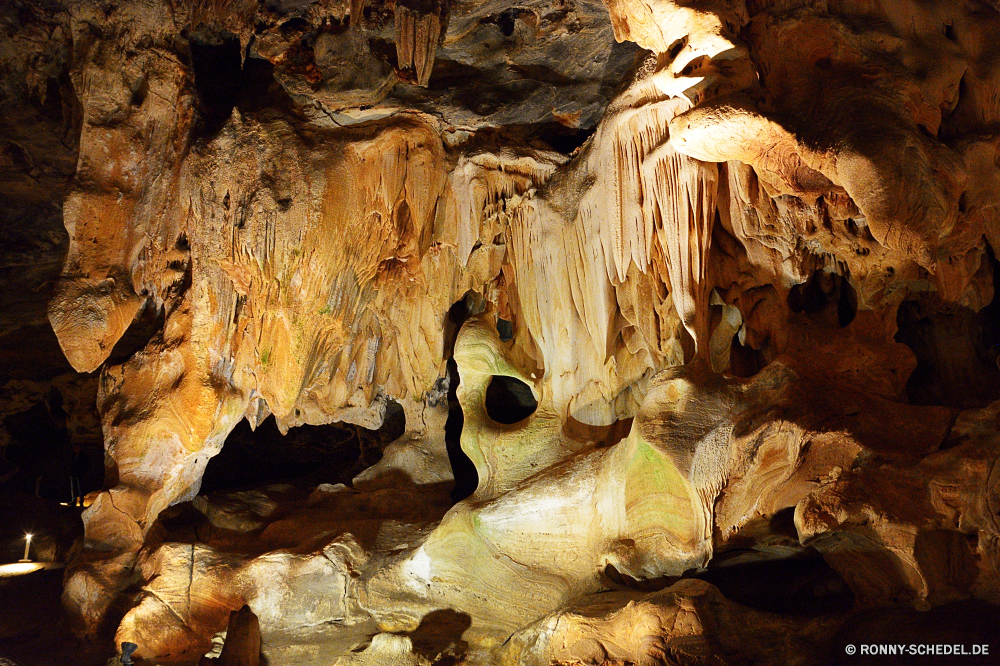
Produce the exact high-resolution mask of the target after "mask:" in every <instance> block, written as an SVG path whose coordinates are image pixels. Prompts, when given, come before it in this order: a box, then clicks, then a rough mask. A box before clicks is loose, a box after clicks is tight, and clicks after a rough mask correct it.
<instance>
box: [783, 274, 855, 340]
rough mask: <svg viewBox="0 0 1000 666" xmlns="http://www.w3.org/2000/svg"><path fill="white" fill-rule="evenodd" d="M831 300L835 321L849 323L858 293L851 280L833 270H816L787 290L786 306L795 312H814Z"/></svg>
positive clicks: (818, 311) (843, 326)
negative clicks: (803, 280) (834, 307)
mask: <svg viewBox="0 0 1000 666" xmlns="http://www.w3.org/2000/svg"><path fill="white" fill-rule="evenodd" d="M834 304H836V310H837V323H838V324H839V325H840V327H841V328H845V327H847V326H849V325H850V323H851V322H852V321H854V318H855V317H856V316H857V314H858V295H857V292H856V291H855V290H854V287H853V286H852V285H851V281H850V280H849V279H847V278H845V277H843V276H840V275H837V274H836V273H828V272H826V271H816V272H815V273H813V274H812V275H811V276H810V277H809V279H808V280H806V281H805V282H804V283H802V284H797V285H795V286H794V287H792V288H791V289H790V290H789V292H788V307H789V308H791V310H792V312H795V313H805V314H817V313H820V312H822V311H824V310H825V309H826V308H827V306H828V305H829V306H831V307H832V306H833V305H834Z"/></svg>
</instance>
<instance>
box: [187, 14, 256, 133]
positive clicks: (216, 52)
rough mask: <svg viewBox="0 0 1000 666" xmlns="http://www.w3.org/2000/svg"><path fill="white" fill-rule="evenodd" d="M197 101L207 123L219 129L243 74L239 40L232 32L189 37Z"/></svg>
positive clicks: (226, 116) (226, 115)
mask: <svg viewBox="0 0 1000 666" xmlns="http://www.w3.org/2000/svg"><path fill="white" fill-rule="evenodd" d="M190 45H191V67H192V69H194V86H195V90H196V91H197V93H198V102H199V103H200V106H201V111H202V114H203V116H204V118H205V121H206V122H207V123H208V125H209V126H210V127H212V128H214V129H218V127H220V126H221V125H222V124H223V123H224V122H225V121H226V119H227V118H229V114H230V113H231V112H232V110H233V108H234V107H235V106H236V102H237V101H238V98H239V92H240V80H241V78H242V69H243V68H242V63H241V60H242V58H241V50H240V40H239V38H238V37H237V36H236V35H233V34H232V33H229V32H223V33H219V34H198V35H192V36H191V38H190Z"/></svg>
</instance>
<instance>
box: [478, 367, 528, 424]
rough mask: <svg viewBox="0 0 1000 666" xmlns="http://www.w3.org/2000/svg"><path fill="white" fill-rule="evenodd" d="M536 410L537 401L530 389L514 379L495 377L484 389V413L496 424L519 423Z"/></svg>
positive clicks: (503, 376) (502, 376) (501, 376)
mask: <svg viewBox="0 0 1000 666" xmlns="http://www.w3.org/2000/svg"><path fill="white" fill-rule="evenodd" d="M536 409H538V401H537V400H535V395H534V394H533V393H532V392H531V387H530V386H528V385H527V384H525V383H524V382H522V381H521V380H520V379H517V378H516V377H507V376H505V375H496V376H495V377H493V379H491V380H490V384H489V386H487V387H486V413H487V414H488V415H489V417H490V418H491V419H493V420H494V421H496V422H497V423H503V424H504V425H511V424H514V423H519V422H521V421H523V420H524V419H526V418H528V417H529V416H531V415H532V414H534V413H535V410H536Z"/></svg>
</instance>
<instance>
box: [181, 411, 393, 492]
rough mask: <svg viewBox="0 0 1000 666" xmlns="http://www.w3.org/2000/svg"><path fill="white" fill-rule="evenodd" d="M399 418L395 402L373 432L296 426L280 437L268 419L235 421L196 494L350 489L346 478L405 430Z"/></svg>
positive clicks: (336, 426) (344, 426)
mask: <svg viewBox="0 0 1000 666" xmlns="http://www.w3.org/2000/svg"><path fill="white" fill-rule="evenodd" d="M405 421H406V418H405V415H404V414H403V409H402V407H400V406H399V404H398V403H396V402H395V401H390V402H389V403H388V405H387V406H386V414H385V419H384V421H383V424H382V427H381V428H379V429H378V430H368V429H366V428H362V427H360V426H356V425H352V424H349V423H336V424H330V425H318V426H312V425H301V426H298V427H295V428H290V429H289V430H288V434H286V435H282V434H281V431H280V430H279V429H278V424H277V423H276V422H275V420H274V417H273V416H271V417H268V418H267V419H266V420H264V422H263V423H261V424H260V425H258V426H257V429H256V430H253V429H251V428H250V423H249V422H248V421H246V420H244V421H241V422H240V423H239V424H238V425H237V426H236V427H235V428H233V431H232V432H231V433H229V437H227V438H226V443H225V445H224V446H223V447H222V451H220V452H219V453H218V454H217V455H216V456H214V457H213V458H212V459H211V460H209V461H208V465H207V466H206V468H205V474H204V476H203V477H202V482H201V493H202V494H208V493H213V492H218V491H232V490H247V489H251V488H256V487H260V486H264V485H269V484H275V483H291V484H294V485H297V486H302V487H312V486H317V485H319V484H321V483H330V484H334V483H343V484H345V485H350V483H351V479H353V478H354V477H355V476H357V475H358V474H359V473H360V472H361V471H362V470H364V469H366V468H367V467H370V466H371V465H374V464H375V463H376V462H378V461H379V459H380V458H381V457H382V450H383V449H384V448H385V447H386V446H387V445H388V444H389V443H390V442H392V441H393V440H395V439H397V438H398V437H399V436H400V435H402V434H403V431H404V430H405V427H406V426H405Z"/></svg>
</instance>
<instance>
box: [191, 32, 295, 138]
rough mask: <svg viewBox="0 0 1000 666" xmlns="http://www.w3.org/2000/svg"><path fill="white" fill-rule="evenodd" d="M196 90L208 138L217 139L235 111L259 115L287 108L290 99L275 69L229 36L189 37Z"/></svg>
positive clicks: (198, 34)
mask: <svg viewBox="0 0 1000 666" xmlns="http://www.w3.org/2000/svg"><path fill="white" fill-rule="evenodd" d="M188 40H189V44H190V48H191V67H192V69H193V70H194V86H195V91H196V92H197V95H198V103H199V108H200V110H201V115H202V120H203V122H204V125H205V127H204V128H203V129H204V133H205V134H206V135H209V136H211V135H214V134H215V133H216V132H218V130H219V129H220V128H221V127H222V125H224V124H225V122H226V120H227V119H228V118H229V115H230V114H231V113H232V111H233V109H234V108H239V109H240V110H241V111H244V112H257V111H261V110H262V109H264V108H266V107H268V106H276V107H282V108H288V107H289V103H290V98H289V97H288V94H287V93H286V92H285V90H284V88H282V86H281V84H280V83H278V82H277V80H276V79H275V78H274V65H273V64H271V62H270V61H269V60H267V59H266V58H261V57H258V56H255V55H253V54H252V49H251V46H252V44H250V45H248V46H247V52H246V54H245V55H246V57H245V58H244V57H243V55H244V53H243V51H241V49H240V40H239V38H238V37H237V36H235V35H233V34H232V33H229V32H219V33H207V32H204V31H199V32H196V33H192V34H190V35H188Z"/></svg>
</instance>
